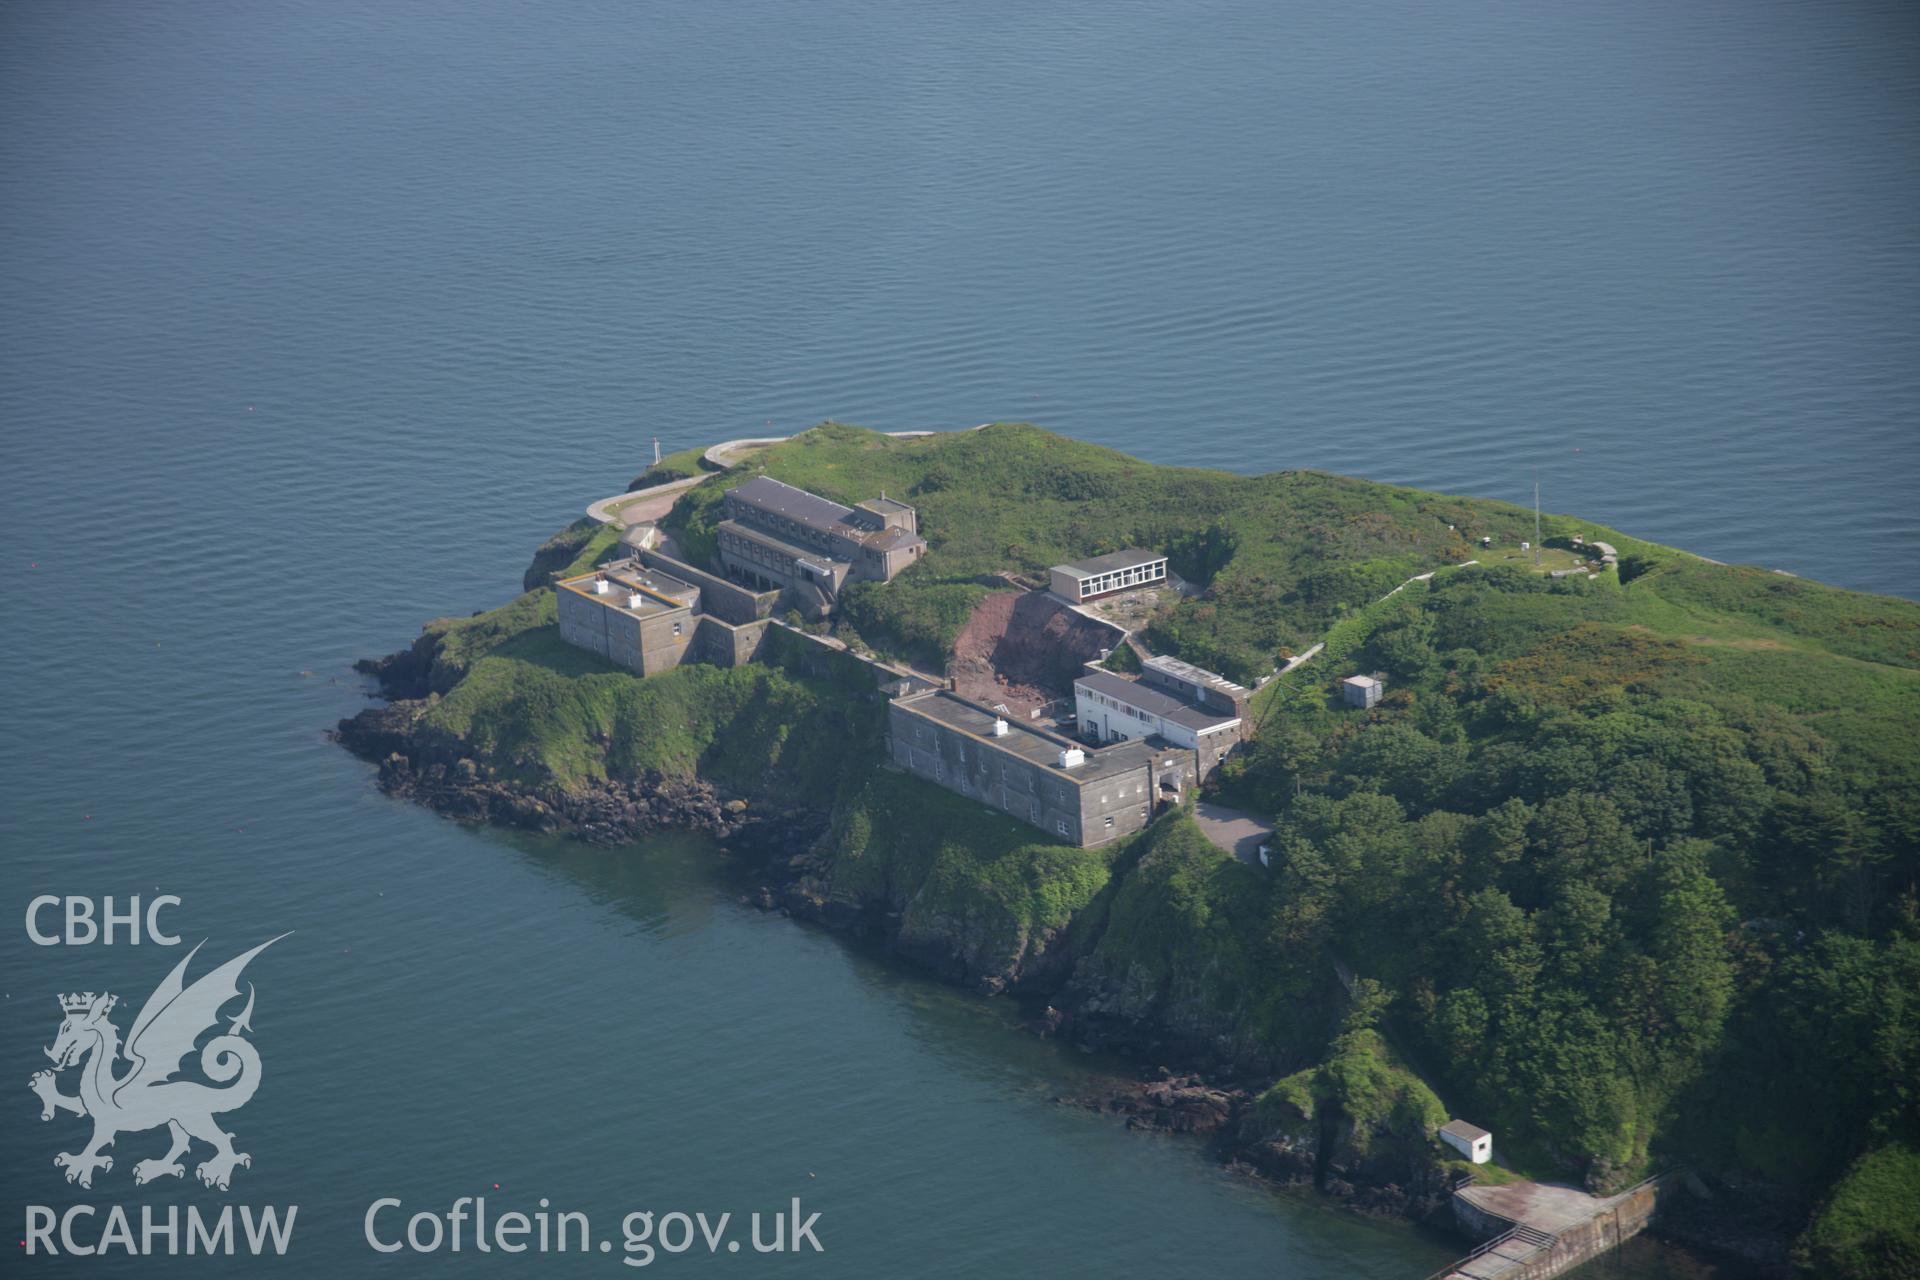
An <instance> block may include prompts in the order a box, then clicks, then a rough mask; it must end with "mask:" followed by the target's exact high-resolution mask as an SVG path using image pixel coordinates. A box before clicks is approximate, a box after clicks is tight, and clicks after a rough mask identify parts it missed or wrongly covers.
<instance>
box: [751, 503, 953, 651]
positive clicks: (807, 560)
mask: <svg viewBox="0 0 1920 1280" xmlns="http://www.w3.org/2000/svg"><path fill="white" fill-rule="evenodd" d="M724 503H725V510H726V517H727V518H726V519H725V520H723V521H721V523H720V525H719V528H718V530H717V533H718V543H719V558H720V567H721V570H722V572H724V573H725V574H726V575H727V576H728V577H730V578H732V579H733V580H734V581H736V582H741V583H745V584H747V585H749V586H752V587H757V588H758V589H759V590H762V591H770V590H777V591H783V592H786V593H787V594H788V596H789V598H790V600H791V603H792V605H793V607H795V608H797V609H799V611H800V612H801V613H802V614H804V615H806V616H808V617H814V618H819V617H825V616H826V615H827V614H828V613H830V612H831V611H832V610H833V608H834V605H835V604H836V603H837V602H838V599H839V595H840V591H841V589H842V588H843V587H845V586H846V584H847V583H849V582H891V581H892V580H893V578H894V577H895V575H897V574H899V573H900V572H901V570H903V569H905V568H906V567H907V566H908V565H911V564H913V563H915V562H916V561H918V560H919V559H920V557H921V556H922V555H924V554H925V553H926V549H927V544H926V540H925V539H923V538H922V537H921V536H920V521H919V514H918V513H917V512H916V511H915V510H914V509H913V508H912V507H910V506H908V505H907V504H906V503H904V502H897V501H895V500H893V499H891V498H888V497H887V496H885V495H884V494H882V495H881V496H880V497H879V498H876V499H873V500H872V501H869V502H863V503H861V504H860V505H859V506H857V507H848V506H843V505H841V504H840V503H838V502H834V501H832V500H830V499H827V498H822V497H820V496H819V495H818V494H813V493H808V492H807V491H806V490H805V489H796V488H794V487H793V486H792V485H790V484H783V483H782V482H780V481H778V480H775V479H773V478H772V477H771V476H755V477H754V478H753V479H751V480H749V481H747V482H746V483H745V484H742V485H739V486H736V487H735V488H732V489H729V490H727V493H726V497H725V499H724Z"/></svg>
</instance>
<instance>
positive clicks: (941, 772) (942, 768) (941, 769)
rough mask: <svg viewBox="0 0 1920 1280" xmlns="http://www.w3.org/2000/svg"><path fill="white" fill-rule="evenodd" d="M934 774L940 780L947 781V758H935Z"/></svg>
mask: <svg viewBox="0 0 1920 1280" xmlns="http://www.w3.org/2000/svg"><path fill="white" fill-rule="evenodd" d="M933 776H934V777H936V778H938V779H940V781H942V782H945V781H946V780H947V762H946V761H945V760H941V759H935V760H934V762H933Z"/></svg>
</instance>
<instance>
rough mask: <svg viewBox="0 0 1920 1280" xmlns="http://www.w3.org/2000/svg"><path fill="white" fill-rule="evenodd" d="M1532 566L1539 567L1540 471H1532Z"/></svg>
mask: <svg viewBox="0 0 1920 1280" xmlns="http://www.w3.org/2000/svg"><path fill="white" fill-rule="evenodd" d="M1533 567H1534V568H1536V569H1537V568H1539V567H1540V473H1539V472H1538V471H1536V472H1534V473H1533Z"/></svg>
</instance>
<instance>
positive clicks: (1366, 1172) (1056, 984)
mask: <svg viewBox="0 0 1920 1280" xmlns="http://www.w3.org/2000/svg"><path fill="white" fill-rule="evenodd" d="M436 639H437V638H436V637H434V636H432V635H423V636H422V637H421V638H420V640H418V641H416V642H415V644H414V645H413V646H411V647H410V648H408V649H403V650H401V651H399V652H397V653H394V654H391V655H388V656H387V657H385V658H381V659H377V660H363V661H362V662H360V663H358V664H356V670H358V671H359V672H361V673H362V674H364V675H368V676H371V677H373V678H374V679H375V680H376V681H377V682H378V685H379V691H380V694H381V695H382V696H383V697H385V698H386V699H388V701H387V702H386V704H385V705H382V706H374V707H369V708H367V709H365V710H362V711H361V712H359V713H358V714H356V715H354V716H352V717H350V718H348V719H345V720H342V721H340V722H339V724H338V726H337V727H336V728H335V730H334V731H333V733H332V735H331V736H332V737H333V739H334V740H335V741H337V742H338V743H339V744H340V745H342V746H343V747H345V748H346V749H347V750H349V751H351V752H353V753H354V754H355V755H357V756H360V757H361V758H363V759H365V760H368V761H370V762H372V763H373V764H374V765H376V766H377V769H378V774H377V781H378V785H379V786H380V789H381V790H382V791H383V792H385V793H386V794H388V795H391V796H395V797H398V798H403V799H407V800H410V801H413V802H415V803H418V804H422V805H425V806H426V807H428V808H430V809H433V810H435V811H436V812H439V813H441V814H444V815H446V816H448V817H451V818H454V819H456V820H458V821H464V822H475V823H479V822H485V823H491V824H494V825H498V826H502V827H507V828H512V829H517V830H523V831H531V832H539V833H546V834H564V835H568V836H571V837H573V838H576V839H580V840H584V841H587V842H590V843H593V844H598V845H604V846H614V845H620V844H625V843H628V842H631V841H633V840H635V839H638V838H641V837H644V836H646V835H649V834H654V833H659V832H663V831H695V832H701V833H704V834H707V835H709V836H711V837H713V838H714V839H715V840H717V841H719V842H721V843H722V844H723V845H725V846H726V847H727V848H728V849H729V850H730V851H731V852H734V853H737V854H740V855H743V856H745V857H747V858H750V859H752V860H753V862H754V863H756V864H757V865H758V868H759V872H760V876H761V880H760V883H759V885H758V886H757V887H756V888H755V889H753V890H751V891H749V892H748V893H746V894H745V895H744V896H743V899H742V901H743V902H745V903H747V904H748V905H752V906H754V907H757V908H759V909H761V910H765V911H778V912H780V913H781V914H783V915H787V916H790V917H792V918H795V919H798V920H803V921H807V922H809V923H814V924H819V925H822V926H825V927H827V928H830V929H834V930H837V931H841V932H847V933H853V934H858V935H861V936H864V937H867V938H869V939H872V940H873V941H875V942H877V943H878V944H879V945H881V946H882V947H883V948H884V949H885V950H886V951H887V952H888V953H889V954H890V955H892V956H894V957H896V958H898V959H902V960H906V961H908V962H910V963H913V964H915V965H917V966H919V967H921V968H924V969H927V970H929V971H931V972H933V973H934V974H936V975H937V976H939V977H941V978H943V979H944V980H947V981H951V982H955V983H957V984H960V985H964V986H969V987H971V988H973V989H974V990H976V991H979V992H980V993H982V994H999V993H1003V992H1005V993H1011V994H1013V995H1014V996H1015V997H1016V998H1019V999H1022V1000H1025V1001H1028V1002H1030V1003H1031V1004H1032V1005H1034V1006H1036V1007H1038V1008H1039V1009H1040V1012H1039V1013H1038V1014H1037V1015H1036V1016H1035V1017H1034V1018H1032V1019H1031V1020H1029V1022H1028V1023H1027V1027H1028V1030H1030V1031H1031V1032H1032V1033H1034V1034H1035V1035H1038V1036H1041V1037H1043V1038H1057V1039H1061V1040H1064V1041H1066V1042H1068V1043H1071V1044H1074V1045H1075V1046H1077V1047H1083V1048H1086V1049H1088V1050H1093V1051H1098V1052H1102V1053H1105V1054H1109V1055H1111V1056H1114V1057H1118V1058H1120V1059H1123V1060H1126V1061H1131V1062H1134V1063H1140V1064H1154V1065H1151V1066H1143V1067H1142V1068H1141V1071H1140V1076H1139V1078H1138V1079H1137V1080H1134V1081H1128V1082H1120V1083H1116V1084H1114V1085H1113V1086H1111V1087H1109V1088H1106V1089H1104V1090H1102V1091H1101V1092H1099V1093H1096V1094H1093V1095H1089V1096H1083V1097H1062V1098H1059V1099H1056V1101H1058V1102H1060V1103H1062V1104H1063V1105H1073V1106H1080V1107H1085V1108H1087V1109H1089V1110H1092V1111H1097V1112H1099V1113H1101V1114H1104V1115H1110V1116H1113V1117H1114V1118H1116V1119H1117V1120H1119V1121H1121V1122H1122V1123H1124V1124H1125V1125H1126V1126H1127V1127H1128V1128H1130V1129H1138V1130H1142V1131H1146V1132H1153V1133H1168V1134H1185V1135H1191V1136H1194V1137H1198V1138H1201V1139H1204V1140H1205V1141H1206V1142H1207V1144H1208V1147H1209V1150H1210V1151H1211V1153H1212V1154H1213V1156H1214V1157H1215V1158H1217V1159H1218V1160H1220V1161H1221V1162H1222V1163H1223V1164H1224V1165H1226V1166H1227V1167H1228V1168H1230V1169H1233V1170H1235V1171H1237V1172H1240V1173H1243V1174H1246V1175H1247V1176H1250V1177H1257V1178H1259V1179H1261V1180H1263V1181H1266V1182H1269V1183H1272V1184H1275V1185H1278V1186H1283V1187H1300V1188H1305V1187H1311V1188H1313V1189H1314V1190H1315V1191H1317V1192H1319V1193H1321V1194H1323V1195H1325V1196H1326V1197H1328V1198H1329V1199H1330V1200H1332V1201H1333V1202H1334V1203H1336V1204H1338V1205H1339V1206H1341V1207H1343V1208H1346V1209H1349V1210H1352V1211H1355V1212H1360V1213H1366V1214H1375V1215H1381V1216H1389V1217H1399V1218H1407V1219H1411V1220H1413V1221H1415V1222H1419V1223H1421V1224H1423V1225H1425V1226H1427V1227H1430V1228H1435V1229H1439V1230H1443V1231H1447V1232H1449V1233H1457V1231H1458V1228H1457V1226H1456V1224H1455V1223H1454V1221H1453V1215H1452V1213H1451V1209H1450V1198H1451V1192H1452V1190H1453V1186H1452V1177H1453V1175H1452V1173H1451V1171H1450V1170H1449V1169H1448V1168H1447V1166H1445V1165H1444V1164H1442V1163H1441V1162H1440V1161H1439V1160H1438V1159H1437V1158H1435V1156H1434V1155H1433V1154H1432V1153H1431V1152H1428V1151H1425V1150H1417V1149H1415V1148H1414V1147H1412V1146H1410V1145H1408V1144H1405V1143H1401V1142H1398V1141H1395V1140H1393V1139H1392V1138H1391V1137H1390V1135H1386V1134H1384V1133H1372V1132H1363V1131H1360V1130H1358V1129H1357V1128H1356V1126H1354V1125H1353V1124H1352V1123H1351V1122H1350V1121H1348V1120H1346V1119H1344V1118H1343V1117H1338V1116H1310V1115H1303V1114H1301V1113H1299V1112H1298V1111H1295V1110H1293V1109H1291V1108H1287V1107H1282V1108H1280V1109H1279V1110H1280V1114H1277V1115H1276V1114H1275V1113H1274V1109H1273V1108H1272V1107H1267V1108H1262V1107H1260V1106H1258V1105H1256V1103H1257V1100H1258V1098H1259V1096H1260V1094H1261V1092H1262V1090H1263V1089H1264V1088H1265V1087H1266V1086H1267V1085H1268V1084H1270V1083H1271V1082H1272V1081H1273V1080H1274V1079H1276V1078H1277V1077H1278V1076H1279V1075H1281V1074H1284V1073H1285V1070H1286V1069H1287V1067H1288V1066H1289V1065H1298V1064H1282V1063H1274V1062H1256V1061H1247V1060H1244V1059H1242V1058H1241V1057H1239V1056H1237V1055H1236V1054H1235V1053H1234V1052H1233V1050H1232V1047H1231V1046H1229V1045H1226V1044H1224V1043H1223V1042H1222V1041H1220V1040H1219V1039H1217V1038H1214V1037H1212V1036H1210V1035H1209V1034H1208V1033H1207V1029H1206V1028H1203V1027H1174V1026H1169V1025H1165V1024H1164V1023H1163V1021H1159V1020H1154V1019H1152V1018H1143V1017H1141V1016H1136V1014H1135V1011H1134V1010H1132V1009H1131V1008H1130V1007H1129V1003H1128V1001H1127V999H1126V998H1125V993H1124V992H1122V991H1118V990H1109V989H1107V986H1106V985H1104V984H1103V983H1102V982H1101V981H1100V980H1098V979H1091V980H1090V979H1089V978H1088V976H1087V975H1085V974H1083V973H1080V972H1078V971H1077V970H1076V966H1075V964H1074V957H1073V956H1072V955H1071V954H1069V953H1068V952H1067V950H1066V949H1065V948H1062V947H1058V946H1055V945H1053V944H1054V943H1055V942H1057V941H1058V940H1057V939H1053V938H1047V939H1039V940H1036V941H1037V945H1035V946H1033V947H1032V948H1031V949H1030V951H1029V953H1028V954H1027V955H1024V956H1022V957H1021V958H1020V959H1019V960H1017V961H1015V962H1014V963H1012V964H1011V965H1009V964H1006V963H1005V962H1004V961H983V960H981V959H980V958H979V957H977V956H976V955H974V954H973V953H972V952H971V951H970V950H969V948H968V946H967V945H966V942H965V938H964V931H961V930H957V929H956V930H955V931H949V932H947V933H942V932H940V931H939V930H933V931H930V932H928V931H923V934H924V936H922V934H916V935H914V936H904V933H903V929H902V912H901V911H900V910H898V909H897V908H898V905H899V904H890V903H888V902H885V901H877V900H876V901H868V900H864V899H863V900H853V901H849V900H847V899H845V898H844V897H841V896H838V895H836V894H835V893H834V892H832V889H831V881H832V876H831V870H832V868H831V862H830V859H829V858H828V857H827V856H826V855H825V854H823V853H822V852H821V851H820V845H821V842H822V837H823V836H824V835H825V834H826V833H827V831H828V829H829V826H830V822H831V815H830V814H829V813H826V812H824V811H821V810H819V809H814V808H808V807H805V806H795V805H790V804H775V803H769V802H768V800H767V799H766V798H765V797H751V796H741V795H728V794H725V793H723V792H722V791H721V790H719V789H718V788H716V787H715V786H714V785H713V784H712V783H711V782H710V781H708V780H706V779H704V778H697V777H696V778H691V779H683V778H672V777H666V776H662V775H660V774H657V773H650V774H647V775H645V776H643V777H638V778H633V779H619V780H608V781H604V782H596V783H592V784H589V785H587V786H584V787H581V788H579V789H576V790H569V789H565V788H561V787H558V786H551V785H547V786H541V785H529V784H527V783H524V782H521V781H518V780H515V779H512V778H509V777H506V776H503V775H502V772H501V771H500V770H499V769H498V768H497V766H496V765H494V764H493V763H492V762H491V761H488V760H486V759H485V758H484V757H482V756H479V755H477V754H475V753H471V752H470V750H469V749H467V748H466V745H465V744H463V743H460V742H458V741H453V740H446V739H444V738H442V737H440V736H439V735H435V734H432V733H428V732H424V731H423V730H422V726H421V723H420V721H421V717H422V715H423V713H424V712H425V711H426V709H427V708H428V707H430V706H431V705H432V704H433V702H434V700H436V699H437V698H438V697H439V696H440V694H441V693H442V692H444V689H445V688H446V687H449V686H450V684H451V683H452V682H453V680H457V676H453V678H452V679H449V678H448V677H449V676H450V675H451V674H452V673H448V672H445V671H443V670H442V669H441V666H440V663H439V662H438V653H437V649H438V646H437V643H436ZM1163 1063H1175V1064H1179V1066H1178V1067H1177V1068H1176V1067H1169V1066H1166V1065H1160V1064H1163ZM1723 1208H1724V1206H1715V1208H1714V1209H1712V1210H1709V1209H1706V1208H1705V1207H1704V1206H1703V1207H1702V1208H1701V1209H1700V1211H1698V1212H1696V1213H1689V1214H1687V1215H1685V1216H1684V1218H1683V1220H1678V1221H1675V1222H1674V1223H1673V1224H1672V1227H1671V1229H1670V1230H1658V1231H1656V1234H1661V1235H1667V1236H1669V1238H1672V1239H1676V1240H1678V1241H1681V1242H1683V1243H1686V1244H1690V1245H1694V1246H1696V1247H1701V1248H1704V1249H1706V1250H1708V1251H1709V1252H1712V1253H1715V1254H1719V1255H1721V1256H1727V1257H1733V1258H1737V1259H1739V1260H1740V1261H1742V1262H1744V1263H1746V1264H1748V1265H1751V1266H1755V1267H1757V1268H1759V1269H1760V1272H1761V1273H1762V1274H1784V1270H1783V1267H1784V1258H1785V1252H1786V1244H1787V1239H1788V1237H1785V1236H1783V1235H1781V1234H1780V1233H1779V1232H1778V1230H1777V1226H1776V1225H1775V1224H1773V1223H1771V1222H1767V1223H1761V1222H1758V1221H1753V1222H1748V1221H1744V1220H1743V1221H1740V1222H1733V1221H1730V1220H1729V1219H1728V1218H1727V1217H1726V1216H1725V1215H1724V1213H1722V1212H1720V1211H1719V1210H1721V1209H1723Z"/></svg>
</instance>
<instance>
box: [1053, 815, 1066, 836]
mask: <svg viewBox="0 0 1920 1280" xmlns="http://www.w3.org/2000/svg"><path fill="white" fill-rule="evenodd" d="M1053 825H1054V828H1055V829H1056V830H1057V831H1059V832H1060V834H1061V835H1065V834H1067V820H1066V819H1065V818H1060V819H1057V820H1056V821H1055V822H1054V824H1053Z"/></svg>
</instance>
